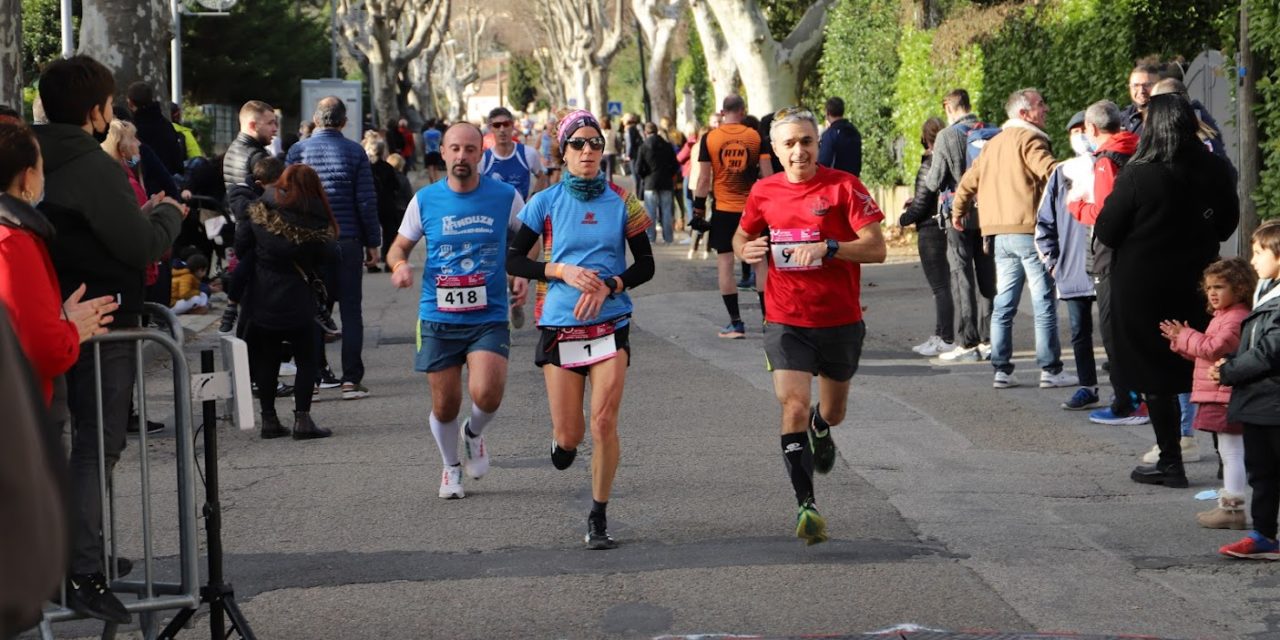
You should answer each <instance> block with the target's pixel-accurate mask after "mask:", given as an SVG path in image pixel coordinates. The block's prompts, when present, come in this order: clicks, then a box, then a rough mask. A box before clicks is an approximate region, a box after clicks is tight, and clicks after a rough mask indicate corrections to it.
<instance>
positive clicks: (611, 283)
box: [604, 278, 618, 295]
mask: <svg viewBox="0 0 1280 640" xmlns="http://www.w3.org/2000/svg"><path fill="white" fill-rule="evenodd" d="M604 286H606V287H608V288H609V295H613V294H615V293H617V292H618V291H617V289H615V287H617V286H618V281H617V280H614V279H613V278H605V280H604Z"/></svg>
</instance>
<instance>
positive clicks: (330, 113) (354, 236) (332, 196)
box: [286, 96, 382, 400]
mask: <svg viewBox="0 0 1280 640" xmlns="http://www.w3.org/2000/svg"><path fill="white" fill-rule="evenodd" d="M312 120H314V121H315V123H316V130H315V133H312V134H311V137H310V138H307V139H306V140H302V141H301V142H299V143H298V144H295V145H293V146H292V147H290V148H289V155H288V157H287V159H286V163H287V164H295V163H298V162H301V163H303V164H306V165H309V166H310V167H311V168H312V169H315V170H316V173H317V174H319V175H320V182H321V184H323V185H324V191H325V194H326V195H327V196H328V197H329V207H330V208H331V209H332V210H333V217H334V219H336V220H337V222H338V250H339V253H340V257H339V258H338V259H339V262H340V264H339V265H338V269H337V285H338V308H339V310H340V311H341V312H342V399H343V400H356V399H359V398H363V397H365V396H368V395H369V389H367V388H366V387H365V386H364V385H363V384H361V381H362V380H363V379H364V360H363V359H362V358H361V352H362V351H363V350H364V317H363V314H362V313H361V309H360V305H361V299H362V297H363V286H362V278H363V277H364V267H365V266H367V265H373V264H377V262H378V254H379V253H381V249H382V225H381V223H379V222H378V196H377V194H376V193H375V192H374V190H373V170H372V168H371V165H370V164H369V157H368V156H367V155H365V152H364V147H361V146H360V145H359V143H357V142H355V141H352V140H348V139H347V138H345V137H344V136H343V135H342V128H343V127H344V126H346V124H347V105H346V104H345V103H344V102H343V101H342V99H341V98H336V97H334V96H329V97H327V98H321V99H320V101H319V102H318V103H316V113H315V115H314V116H313V117H312Z"/></svg>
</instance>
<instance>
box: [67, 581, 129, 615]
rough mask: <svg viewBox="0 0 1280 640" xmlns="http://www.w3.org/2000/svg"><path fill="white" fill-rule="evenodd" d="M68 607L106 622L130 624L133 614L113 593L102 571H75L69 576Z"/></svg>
mask: <svg viewBox="0 0 1280 640" xmlns="http://www.w3.org/2000/svg"><path fill="white" fill-rule="evenodd" d="M67 607H68V608H69V609H71V610H72V611H75V612H76V613H78V614H80V615H82V616H88V617H90V618H97V619H98V620H103V621H105V622H114V623H116V624H129V621H130V620H131V619H132V616H130V615H129V612H128V611H127V610H126V609H125V608H124V603H122V602H120V599H119V598H117V597H116V594H114V593H111V589H109V588H108V587H107V579H106V577H105V576H103V575H102V574H101V573H74V574H71V575H70V576H68V577H67Z"/></svg>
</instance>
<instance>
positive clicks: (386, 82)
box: [338, 0, 452, 127]
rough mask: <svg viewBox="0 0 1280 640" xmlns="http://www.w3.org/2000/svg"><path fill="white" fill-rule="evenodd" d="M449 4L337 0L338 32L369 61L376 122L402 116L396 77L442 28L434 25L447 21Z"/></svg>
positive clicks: (418, 0)
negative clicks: (398, 103) (398, 101)
mask: <svg viewBox="0 0 1280 640" xmlns="http://www.w3.org/2000/svg"><path fill="white" fill-rule="evenodd" d="M451 9H452V0H338V24H339V27H340V29H339V31H338V33H339V38H340V39H341V40H343V42H344V44H345V45H346V46H347V48H348V50H349V51H351V52H353V53H354V54H355V55H356V57H357V58H358V59H360V60H364V61H367V62H368V63H369V95H370V97H372V99H373V112H374V116H375V118H376V123H377V125H378V126H381V127H385V126H389V125H391V124H393V123H395V122H396V121H397V120H398V119H399V118H400V114H399V113H398V111H399V109H398V106H397V100H396V98H397V84H396V80H397V78H399V76H400V72H402V71H404V69H405V68H406V67H408V66H409V61H410V60H412V59H413V58H415V57H417V56H418V55H419V54H421V53H422V51H423V49H425V48H428V47H429V46H432V45H433V43H432V38H433V37H439V36H440V35H441V34H442V32H441V30H440V29H437V28H434V27H435V25H436V23H437V22H443V23H445V24H447V23H448V22H449V14H450V10H451ZM435 46H438V45H435Z"/></svg>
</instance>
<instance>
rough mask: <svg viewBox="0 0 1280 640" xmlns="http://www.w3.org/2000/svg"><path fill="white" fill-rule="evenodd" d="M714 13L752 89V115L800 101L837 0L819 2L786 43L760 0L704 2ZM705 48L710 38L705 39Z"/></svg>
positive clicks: (749, 96) (804, 17) (806, 13)
mask: <svg viewBox="0 0 1280 640" xmlns="http://www.w3.org/2000/svg"><path fill="white" fill-rule="evenodd" d="M705 1H706V2H707V4H708V5H710V7H711V11H712V12H713V13H714V14H715V17H716V22H718V23H719V24H720V30H721V31H722V32H724V33H726V34H728V33H732V34H733V37H732V38H729V39H727V42H728V45H729V50H730V51H731V52H732V54H733V57H734V59H735V60H737V62H738V71H739V72H740V73H741V74H742V82H743V84H744V85H746V87H747V100H748V101H749V104H748V108H749V110H750V112H751V113H757V114H765V113H770V112H772V111H774V110H775V109H778V108H781V107H786V106H791V105H794V104H797V103H799V101H800V97H799V95H797V92H796V88H797V86H798V83H797V79H798V78H799V77H800V76H801V75H803V74H806V73H808V71H809V70H810V68H812V65H813V63H814V62H815V60H814V57H815V54H816V53H817V50H818V47H819V45H821V44H822V29H823V26H824V25H825V24H826V15H827V11H828V9H830V7H831V5H832V4H833V3H834V2H835V0H817V1H816V2H814V4H813V5H812V6H810V7H809V9H808V10H807V11H805V14H804V16H803V17H801V18H800V22H799V23H798V24H797V25H796V27H795V29H793V30H792V31H791V33H790V34H789V35H788V36H787V37H786V39H785V40H783V41H782V42H778V41H777V40H774V39H773V35H772V34H771V33H770V32H769V23H768V20H767V19H766V18H765V15H764V12H763V11H761V9H760V3H759V1H758V0H705ZM703 46H704V47H706V42H703Z"/></svg>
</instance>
